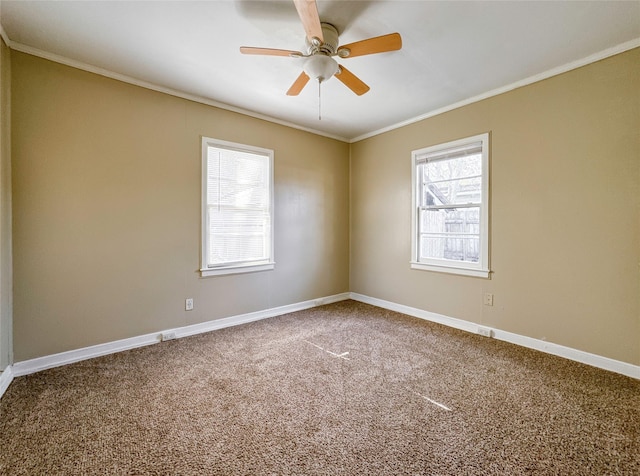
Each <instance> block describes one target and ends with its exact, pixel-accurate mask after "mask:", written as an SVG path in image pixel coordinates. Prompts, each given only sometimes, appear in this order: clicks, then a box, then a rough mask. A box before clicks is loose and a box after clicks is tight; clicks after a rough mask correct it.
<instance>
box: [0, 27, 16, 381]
mask: <svg viewBox="0 0 640 476" xmlns="http://www.w3.org/2000/svg"><path fill="white" fill-rule="evenodd" d="M10 99H11V53H10V50H9V48H8V47H7V45H6V44H5V43H4V41H2V40H0V371H2V369H4V368H5V367H6V366H7V365H9V364H11V363H12V343H13V340H12V328H11V325H12V315H11V303H12V265H11V101H10Z"/></svg>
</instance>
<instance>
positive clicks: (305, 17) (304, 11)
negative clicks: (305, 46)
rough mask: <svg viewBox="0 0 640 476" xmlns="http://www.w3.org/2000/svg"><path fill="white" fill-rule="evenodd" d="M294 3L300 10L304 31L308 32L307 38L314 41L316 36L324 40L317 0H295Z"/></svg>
mask: <svg viewBox="0 0 640 476" xmlns="http://www.w3.org/2000/svg"><path fill="white" fill-rule="evenodd" d="M293 3H294V4H295V6H296V10H298V15H299V16H300V20H301V21H302V25H303V26H304V31H305V32H306V33H307V39H308V40H309V41H310V42H313V39H314V38H318V39H319V40H320V41H324V37H323V36H322V26H321V25H320V16H319V15H318V5H317V4H316V0H293Z"/></svg>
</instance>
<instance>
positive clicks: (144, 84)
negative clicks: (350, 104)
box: [5, 37, 349, 143]
mask: <svg viewBox="0 0 640 476" xmlns="http://www.w3.org/2000/svg"><path fill="white" fill-rule="evenodd" d="M7 39H8V37H7ZM5 42H6V41H5ZM7 45H8V46H9V47H10V48H11V49H12V50H16V51H19V52H21V53H26V54H29V55H32V56H37V57H39V58H43V59H46V60H49V61H53V62H55V63H60V64H64V65H66V66H71V67H72V68H76V69H80V70H82V71H87V72H89V73H94V74H98V75H100V76H104V77H106V78H111V79H115V80H117V81H122V82H123V83H128V84H133V85H134V86H139V87H141V88H145V89H150V90H152V91H157V92H160V93H164V94H168V95H170V96H175V97H177V98H181V99H187V100H189V101H193V102H197V103H200V104H206V105H207V106H213V107H217V108H218V109H224V110H225V111H231V112H237V113H239V114H243V115H245V116H249V117H253V118H255V119H261V120H263V121H268V122H272V123H274V124H279V125H281V126H286V127H291V128H293V129H298V130H301V131H305V132H311V133H312V134H316V135H319V136H324V137H328V138H329V139H335V140H339V141H342V142H347V143H348V142H349V139H347V138H346V137H342V136H338V135H335V134H330V133H328V132H324V131H319V130H316V129H312V128H310V127H304V126H301V125H299V124H294V123H293V122H288V121H283V120H281V119H276V118H275V117H271V116H267V115H265V114H260V113H257V112H254V111H250V110H248V109H243V108H240V107H236V106H231V105H229V104H225V103H222V102H218V101H213V100H211V99H207V98H205V97H203V96H198V95H195V94H189V93H185V92H183V91H178V90H176V89H171V88H167V87H165V86H160V85H158V84H155V83H150V82H148V81H143V80H141V79H136V78H133V77H131V76H127V75H125V74H120V73H114V72H113V71H109V70H107V69H103V68H99V67H98V66H93V65H91V64H87V63H83V62H82V61H77V60H74V59H70V58H66V57H64V56H60V55H57V54H54V53H49V52H47V51H42V50H39V49H38V48H33V47H31V46H27V45H23V44H21V43H17V42H15V41H11V40H9V42H8V43H7Z"/></svg>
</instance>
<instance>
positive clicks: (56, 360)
mask: <svg viewBox="0 0 640 476" xmlns="http://www.w3.org/2000/svg"><path fill="white" fill-rule="evenodd" d="M349 298H350V294H349V293H341V294H334V295H332V296H326V297H322V298H317V299H311V300H308V301H302V302H299V303H295V304H288V305H285V306H280V307H274V308H271V309H265V310H263V311H256V312H250V313H247V314H239V315H237V316H232V317H226V318H222V319H215V320H212V321H207V322H202V323H200V324H192V325H189V326H184V327H177V328H175V329H165V330H163V331H158V332H155V333H151V334H145V335H142V336H137V337H130V338H128V339H122V340H118V341H114V342H107V343H104V344H98V345H94V346H90V347H84V348H81V349H75V350H70V351H68V352H61V353H59V354H53V355H47V356H44V357H37V358H35V359H30V360H25V361H22V362H17V363H15V364H14V365H13V369H12V371H13V376H15V377H20V376H22V375H29V374H32V373H35V372H39V371H41V370H46V369H50V368H53V367H60V366H63V365H67V364H72V363H74V362H80V361H82V360H87V359H92V358H94V357H100V356H103V355H107V354H115V353H116V352H122V351H123V350H130V349H135V348H137V347H144V346H147V345H151V344H157V343H158V342H161V341H162V334H163V333H166V332H172V333H175V336H176V338H180V337H187V336H191V335H195V334H201V333H203V332H210V331H214V330H217V329H222V328H225V327H231V326H237V325H240V324H246V323H248V322H253V321H258V320H261V319H267V318H269V317H275V316H280V315H282V314H288V313H290V312H296V311H302V310H304V309H310V308H312V307H315V306H321V305H324V304H331V303H334V302H338V301H345V300H347V299H349ZM3 375H4V373H3ZM0 377H2V376H0ZM1 381H2V380H0V382H1ZM7 386H8V384H7Z"/></svg>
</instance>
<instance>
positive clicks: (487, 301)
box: [484, 293, 493, 306]
mask: <svg viewBox="0 0 640 476" xmlns="http://www.w3.org/2000/svg"><path fill="white" fill-rule="evenodd" d="M484 305H485V306H493V294H491V293H484Z"/></svg>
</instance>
